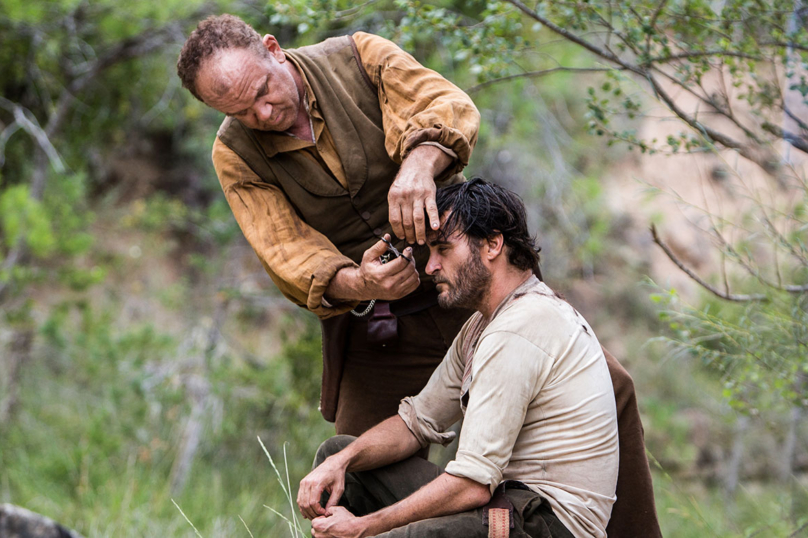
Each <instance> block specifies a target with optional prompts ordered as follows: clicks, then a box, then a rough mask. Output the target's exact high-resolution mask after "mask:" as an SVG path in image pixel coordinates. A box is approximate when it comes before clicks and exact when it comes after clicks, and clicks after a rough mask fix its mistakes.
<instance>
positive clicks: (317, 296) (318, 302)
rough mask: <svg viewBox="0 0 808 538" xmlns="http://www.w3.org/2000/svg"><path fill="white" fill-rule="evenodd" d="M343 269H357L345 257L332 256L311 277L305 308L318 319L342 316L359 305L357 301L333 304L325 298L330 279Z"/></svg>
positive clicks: (350, 260) (352, 262)
mask: <svg viewBox="0 0 808 538" xmlns="http://www.w3.org/2000/svg"><path fill="white" fill-rule="evenodd" d="M345 267H357V265H356V263H355V262H354V261H353V260H352V259H350V258H348V257H347V256H334V257H333V258H329V259H327V260H325V261H324V262H323V263H322V264H321V265H320V267H318V268H317V270H316V271H315V272H314V274H313V275H311V287H310V288H309V296H308V297H307V299H306V308H307V309H308V310H310V311H311V312H313V313H314V314H316V315H317V317H319V318H320V319H326V318H330V317H332V316H337V315H339V314H344V313H345V312H347V311H349V310H351V309H352V308H355V307H356V305H358V304H359V301H351V302H348V303H336V304H334V303H333V302H330V301H328V300H327V299H326V298H325V290H326V289H328V285H329V284H330V283H331V279H332V278H334V275H336V274H337V272H338V271H339V270H340V269H344V268H345Z"/></svg>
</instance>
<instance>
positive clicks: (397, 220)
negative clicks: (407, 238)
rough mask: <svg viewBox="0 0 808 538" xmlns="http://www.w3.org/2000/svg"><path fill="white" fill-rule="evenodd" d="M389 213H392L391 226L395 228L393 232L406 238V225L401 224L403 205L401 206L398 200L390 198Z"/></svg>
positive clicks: (399, 236) (400, 237) (401, 237)
mask: <svg viewBox="0 0 808 538" xmlns="http://www.w3.org/2000/svg"><path fill="white" fill-rule="evenodd" d="M388 213H389V215H390V226H391V227H392V228H393V233H394V234H396V237H398V238H399V239H404V226H402V224H401V207H399V204H398V201H396V200H390V210H389V211H388Z"/></svg>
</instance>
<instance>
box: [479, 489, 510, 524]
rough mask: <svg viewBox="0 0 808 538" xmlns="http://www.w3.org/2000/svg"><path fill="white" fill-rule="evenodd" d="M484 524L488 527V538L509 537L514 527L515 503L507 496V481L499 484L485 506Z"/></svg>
mask: <svg viewBox="0 0 808 538" xmlns="http://www.w3.org/2000/svg"><path fill="white" fill-rule="evenodd" d="M483 526H485V527H488V538H508V536H509V535H510V533H511V529H512V528H514V522H513V504H511V501H510V500H508V497H506V496H505V483H502V484H500V485H499V486H497V489H495V490H494V495H493V496H492V497H491V500H490V501H489V502H488V504H486V505H485V506H484V507H483Z"/></svg>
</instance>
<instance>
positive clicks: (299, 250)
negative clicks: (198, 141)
mask: <svg viewBox="0 0 808 538" xmlns="http://www.w3.org/2000/svg"><path fill="white" fill-rule="evenodd" d="M213 166H214V168H215V169H216V174H217V175H218V176H219V182H220V183H221V185H222V190H223V191H224V195H225V198H226V199H227V203H228V204H230V209H231V210H232V211H233V215H234V216H235V217H236V221H237V222H238V224H239V226H240V227H241V231H242V232H243V233H244V237H246V238H247V241H248V242H249V243H250V246H252V248H253V250H255V253H256V254H257V255H258V258H259V259H260V260H261V263H262V264H263V266H264V269H265V270H266V272H267V273H268V274H269V276H270V278H272V281H273V282H274V283H275V285H276V286H277V287H278V289H279V290H280V291H281V293H283V295H284V296H285V297H287V298H288V299H289V300H291V301H292V302H294V303H295V304H297V305H298V306H302V307H304V308H307V309H308V310H311V311H312V312H314V313H315V314H316V315H317V316H319V317H320V318H328V317H331V316H334V315H337V314H341V313H343V312H346V311H348V310H350V309H351V308H353V307H355V306H356V304H357V303H355V302H354V303H339V304H335V305H332V304H329V303H328V302H326V303H325V304H324V303H323V299H324V297H323V295H324V294H325V291H326V289H327V288H328V285H329V283H330V282H331V279H332V278H333V277H334V275H336V274H337V272H338V271H339V270H340V269H342V268H344V267H355V266H356V264H355V263H354V262H353V261H352V260H351V259H350V258H348V257H347V256H343V255H342V254H341V253H340V252H339V250H337V248H336V247H335V246H334V245H333V243H331V242H330V241H329V240H328V239H327V238H326V237H325V236H324V235H323V234H321V233H320V232H318V231H316V230H315V229H314V228H312V227H311V226H309V225H308V224H306V223H305V222H303V220H302V219H301V218H300V217H299V216H298V215H297V213H296V212H295V210H294V208H293V207H292V205H291V203H290V202H289V200H288V199H287V198H286V195H284V193H283V192H282V191H281V190H280V189H279V188H278V187H276V186H274V185H271V184H269V183H266V182H264V181H262V180H261V179H260V178H259V177H258V175H257V174H256V173H255V172H253V171H252V169H251V168H250V167H249V166H247V164H246V163H245V162H244V161H243V160H242V159H241V157H239V156H238V155H236V153H235V152H233V151H232V150H231V149H230V148H228V147H227V146H226V145H225V144H224V143H223V142H222V141H221V140H219V139H218V138H217V139H216V141H215V142H214V144H213Z"/></svg>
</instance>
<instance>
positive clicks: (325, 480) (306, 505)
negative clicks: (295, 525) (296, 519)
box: [297, 458, 345, 519]
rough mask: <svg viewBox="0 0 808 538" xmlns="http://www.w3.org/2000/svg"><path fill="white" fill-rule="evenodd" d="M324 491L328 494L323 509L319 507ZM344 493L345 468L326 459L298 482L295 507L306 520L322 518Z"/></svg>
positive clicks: (332, 460) (331, 459) (330, 459)
mask: <svg viewBox="0 0 808 538" xmlns="http://www.w3.org/2000/svg"><path fill="white" fill-rule="evenodd" d="M324 491H327V492H328V493H329V494H330V496H329V498H328V502H327V503H326V505H325V508H323V507H322V505H320V498H321V497H322V495H323V492H324ZM344 491H345V468H344V467H343V466H342V465H340V464H339V463H337V462H336V461H335V460H334V459H333V458H328V459H326V460H325V461H324V462H323V463H322V464H321V465H320V466H319V467H317V468H316V469H314V470H313V471H312V472H310V473H309V474H308V475H306V477H305V478H304V479H303V480H301V481H300V489H299V490H298V492H297V506H298V508H300V513H301V514H303V517H305V518H306V519H314V518H316V517H318V516H324V515H325V514H326V511H327V510H328V509H329V508H331V507H333V506H335V505H336V504H337V503H338V502H339V500H340V497H342V493H343V492H344Z"/></svg>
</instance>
